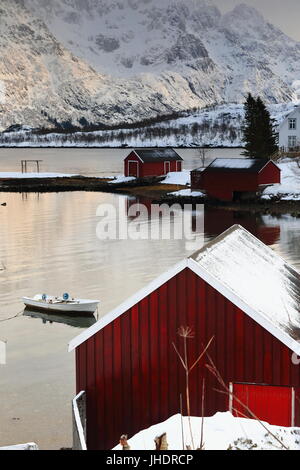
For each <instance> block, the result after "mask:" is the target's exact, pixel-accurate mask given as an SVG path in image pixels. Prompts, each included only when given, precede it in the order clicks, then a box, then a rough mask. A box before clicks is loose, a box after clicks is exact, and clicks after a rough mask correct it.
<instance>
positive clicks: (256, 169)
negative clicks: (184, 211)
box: [191, 158, 281, 201]
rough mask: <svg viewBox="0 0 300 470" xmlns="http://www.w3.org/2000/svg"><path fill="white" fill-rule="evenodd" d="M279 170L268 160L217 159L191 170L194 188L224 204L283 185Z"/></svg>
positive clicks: (192, 186)
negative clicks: (224, 202)
mask: <svg viewBox="0 0 300 470" xmlns="http://www.w3.org/2000/svg"><path fill="white" fill-rule="evenodd" d="M280 172H281V170H280V168H279V167H278V166H277V165H276V164H275V163H274V162H273V161H272V160H267V159H262V158H260V159H252V158H216V159H215V160H214V161H213V162H212V163H211V164H210V165H208V166H207V167H206V168H204V169H203V168H199V169H195V170H193V171H191V188H192V189H201V190H202V191H204V192H206V194H207V195H208V196H209V197H210V198H213V199H219V200H221V201H232V200H238V199H240V198H243V197H245V196H246V197H251V196H253V195H255V194H256V193H257V192H258V191H260V190H263V189H264V188H265V187H266V186H269V185H272V184H276V183H280Z"/></svg>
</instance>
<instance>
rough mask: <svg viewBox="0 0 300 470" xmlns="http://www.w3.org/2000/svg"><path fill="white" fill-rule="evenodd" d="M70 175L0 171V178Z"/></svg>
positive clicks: (64, 176) (63, 176) (68, 175)
mask: <svg viewBox="0 0 300 470" xmlns="http://www.w3.org/2000/svg"><path fill="white" fill-rule="evenodd" d="M72 176H78V175H75V174H74V175H70V174H64V173H21V172H4V171H2V172H0V179H4V178H71V177H72Z"/></svg>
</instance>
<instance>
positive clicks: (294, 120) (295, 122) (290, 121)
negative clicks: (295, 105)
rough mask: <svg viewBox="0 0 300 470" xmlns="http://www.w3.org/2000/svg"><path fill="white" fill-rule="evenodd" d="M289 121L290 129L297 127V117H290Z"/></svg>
mask: <svg viewBox="0 0 300 470" xmlns="http://www.w3.org/2000/svg"><path fill="white" fill-rule="evenodd" d="M292 122H293V126H291V124H292ZM288 123H289V126H288V127H289V130H290V131H292V130H296V129H297V118H289V120H288Z"/></svg>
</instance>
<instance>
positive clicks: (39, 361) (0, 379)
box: [0, 150, 300, 449]
mask: <svg viewBox="0 0 300 470" xmlns="http://www.w3.org/2000/svg"><path fill="white" fill-rule="evenodd" d="M82 152H83V151H82V150H81V151H80V155H81V160H84V159H83V158H82ZM219 152H220V151H219ZM93 155H94V157H93V158H95V162H96V161H97V162H99V163H100V159H99V158H98V157H97V156H96V155H95V154H94V153H93ZM18 158H19V157H18ZM19 159H20V158H19ZM61 160H62V163H61V164H63V159H61ZM18 161H19V160H18ZM78 161H79V160H78ZM89 162H90V161H89V160H88V159H87V160H86V162H85V163H84V164H85V165H87V166H88V164H89ZM193 165H194V163H193ZM194 166H195V167H196V165H194ZM93 168H94V167H93ZM93 168H92V167H91V168H90V171H91V172H92V171H94V169H93ZM9 169H12V170H13V168H9ZM62 169H64V171H65V172H68V169H67V168H62ZM49 170H51V171H57V170H58V168H56V167H54V166H51V165H50V160H49ZM99 170H100V165H99ZM69 171H70V170H69ZM72 171H74V170H73V169H72ZM103 171H106V170H103ZM116 171H117V170H116ZM2 199H3V200H5V201H7V203H8V205H7V207H6V208H1V207H0V221H1V224H0V269H1V267H2V266H4V267H5V269H2V270H1V271H0V281H1V282H0V320H1V319H3V318H8V317H10V316H13V315H14V314H15V313H16V312H19V311H20V310H21V308H22V307H23V304H22V302H21V300H20V299H21V297H22V296H33V295H35V294H36V293H38V292H63V291H66V292H71V293H72V295H74V296H76V297H82V298H96V299H98V298H99V299H101V308H100V311H101V315H104V314H106V313H107V312H108V311H109V310H111V309H112V308H115V307H116V306H117V305H118V304H120V303H121V302H123V301H125V300H126V299H127V298H128V297H129V296H130V295H133V294H134V293H136V291H138V290H139V289H141V288H142V287H144V286H145V285H146V284H147V283H148V282H150V281H152V280H153V279H155V278H156V277H157V276H158V275H159V274H161V273H163V272H165V271H167V269H169V268H170V267H171V266H173V265H174V264H176V263H178V262H179V261H181V260H182V259H183V258H184V257H186V256H189V255H190V254H191V253H192V251H195V250H196V249H198V248H201V244H200V243H202V241H203V240H202V235H203V233H200V232H199V226H200V225H199V226H198V227H197V226H196V222H197V220H196V219H197V217H199V216H197V214H193V215H194V217H193V219H190V224H191V227H190V228H191V231H192V230H194V231H195V233H194V235H195V239H196V241H199V244H200V245H199V246H197V247H195V248H193V249H190V248H187V246H186V243H185V241H184V240H174V239H170V240H162V239H156V240H149V239H146V240H130V239H124V240H118V239H117V240H109V239H108V240H100V239H98V238H97V236H96V227H97V223H98V222H99V218H97V216H96V211H97V207H98V205H99V204H112V205H113V206H114V207H117V208H118V210H119V208H121V210H122V211H123V212H122V213H123V215H124V217H126V215H127V211H128V209H129V207H130V205H131V204H132V203H134V202H137V201H136V200H134V199H132V198H131V199H130V201H129V200H128V198H126V197H125V196H119V195H112V194H108V193H96V192H94V193H89V192H72V193H51V194H41V195H40V196H39V197H37V195H35V194H29V195H27V197H24V196H23V197H22V195H21V194H9V193H6V194H4V195H2V197H1V195H0V200H2ZM140 202H143V203H146V206H147V207H149V203H150V201H149V200H148V201H147V200H144V199H143V200H140ZM174 221H175V222H176V218H175V219H174ZM156 222H157V221H154V223H156ZM134 223H135V221H134ZM152 223H153V221H152V220H151V219H150V220H149V218H146V219H145V221H144V224H145V225H148V226H149V227H152ZM236 223H239V224H241V225H243V226H244V227H245V228H246V229H248V230H249V231H250V232H252V233H253V234H254V235H256V236H257V237H258V238H260V239H261V240H262V241H264V242H265V243H267V244H268V245H272V248H273V249H274V250H276V252H277V253H279V254H280V255H281V256H282V257H283V258H285V259H286V260H287V261H288V262H290V263H291V264H293V265H294V266H295V267H296V269H298V270H300V219H299V218H295V217H291V216H289V215H284V216H279V217H273V216H257V215H253V214H245V213H232V212H230V211H224V210H222V211H220V210H212V209H208V210H206V211H205V219H204V239H205V241H209V240H210V239H212V238H213V237H214V236H216V235H218V234H219V233H221V232H223V231H224V230H226V229H227V228H229V227H230V226H231V225H233V224H236ZM198 235H199V237H198ZM2 263H3V264H2ZM48 317H50V315H47V314H46V313H45V314H44V313H43V314H38V315H37V313H36V312H34V313H33V312H32V314H31V315H30V316H28V315H27V314H26V313H25V314H24V315H22V316H20V317H18V318H16V319H13V320H10V321H7V322H2V323H0V325H1V327H0V328H1V329H0V339H5V340H7V345H8V350H7V359H8V363H7V366H5V367H1V374H0V401H1V408H0V421H1V427H0V442H1V443H2V444H3V445H5V444H10V443H12V442H17V441H20V442H21V441H23V439H26V440H28V441H30V440H32V441H34V440H38V443H39V444H40V446H41V448H50V449H52V448H58V447H59V446H68V445H70V444H71V428H72V426H71V420H70V416H71V410H70V409H69V408H68V406H69V404H70V403H71V399H72V397H73V393H74V357H73V355H72V354H68V353H67V344H68V342H69V341H70V340H71V339H72V338H73V337H74V336H75V335H76V334H77V333H78V331H77V330H75V328H86V327H87V326H88V325H86V324H83V323H81V322H80V324H79V323H77V324H76V325H74V323H73V320H74V319H73V318H72V319H71V321H72V324H71V323H70V322H69V321H68V322H67V321H66V317H65V316H64V317H63V318H62V317H61V318H55V320H54V316H53V314H51V318H48ZM43 318H44V321H46V322H47V327H45V325H44V324H43V322H42V320H43ZM77 320H78V319H76V322H77ZM48 321H53V323H52V324H49V322H48ZM86 321H87V319H86V318H85V319H84V322H86ZM93 321H94V320H93ZM73 328H74V330H73ZM15 413H18V416H21V418H22V419H21V420H20V422H19V424H18V428H16V426H15V425H13V424H12V421H11V417H12V416H14V415H15Z"/></svg>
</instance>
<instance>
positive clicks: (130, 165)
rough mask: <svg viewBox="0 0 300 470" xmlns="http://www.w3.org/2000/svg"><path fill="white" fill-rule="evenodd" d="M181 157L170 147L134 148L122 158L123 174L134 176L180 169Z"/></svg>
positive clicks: (165, 172) (158, 174)
mask: <svg viewBox="0 0 300 470" xmlns="http://www.w3.org/2000/svg"><path fill="white" fill-rule="evenodd" d="M182 161H183V159H182V158H181V157H180V156H179V155H178V153H177V152H175V150H173V149H170V148H153V149H146V148H141V149H134V150H132V151H131V152H130V154H129V155H128V156H127V157H126V158H125V160H124V175H125V176H134V177H136V178H145V177H147V176H161V175H166V174H167V173H169V172H170V171H181V170H182Z"/></svg>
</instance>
